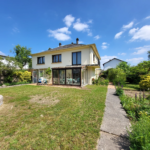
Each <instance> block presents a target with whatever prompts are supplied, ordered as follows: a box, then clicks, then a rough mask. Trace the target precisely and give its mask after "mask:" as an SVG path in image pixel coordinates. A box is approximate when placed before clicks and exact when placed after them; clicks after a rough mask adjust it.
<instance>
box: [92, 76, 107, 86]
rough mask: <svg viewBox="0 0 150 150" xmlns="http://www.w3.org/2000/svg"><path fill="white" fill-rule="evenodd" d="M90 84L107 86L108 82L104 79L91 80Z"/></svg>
mask: <svg viewBox="0 0 150 150" xmlns="http://www.w3.org/2000/svg"><path fill="white" fill-rule="evenodd" d="M92 83H93V84H96V85H108V83H109V80H106V79H104V78H98V79H94V78H93V79H92Z"/></svg>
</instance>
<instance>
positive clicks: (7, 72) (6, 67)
mask: <svg viewBox="0 0 150 150" xmlns="http://www.w3.org/2000/svg"><path fill="white" fill-rule="evenodd" d="M18 66H20V63H19V62H18V61H16V59H15V58H13V57H6V58H5V61H3V60H2V58H0V84H1V76H3V77H5V82H9V83H11V82H12V80H13V76H14V72H15V71H16V70H17V68H18Z"/></svg>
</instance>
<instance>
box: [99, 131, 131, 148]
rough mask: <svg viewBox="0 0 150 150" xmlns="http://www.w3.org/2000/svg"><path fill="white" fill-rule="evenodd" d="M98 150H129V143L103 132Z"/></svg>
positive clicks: (126, 140)
mask: <svg viewBox="0 0 150 150" xmlns="http://www.w3.org/2000/svg"><path fill="white" fill-rule="evenodd" d="M100 135H101V138H100V141H99V143H98V150H129V141H128V139H126V138H122V137H119V136H116V135H112V134H109V133H105V132H102V131H101V133H100Z"/></svg>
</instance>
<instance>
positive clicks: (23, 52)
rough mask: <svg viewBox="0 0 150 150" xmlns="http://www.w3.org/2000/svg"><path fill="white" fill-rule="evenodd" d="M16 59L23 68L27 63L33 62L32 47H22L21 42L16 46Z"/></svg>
mask: <svg viewBox="0 0 150 150" xmlns="http://www.w3.org/2000/svg"><path fill="white" fill-rule="evenodd" d="M14 53H15V59H16V60H17V61H18V62H19V63H20V64H21V66H20V68H21V69H22V68H23V67H24V66H25V65H26V64H27V63H30V62H31V58H30V54H31V48H28V49H27V47H24V46H23V47H21V46H20V45H19V44H18V45H16V46H15V47H14Z"/></svg>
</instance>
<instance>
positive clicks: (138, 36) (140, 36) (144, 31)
mask: <svg viewBox="0 0 150 150" xmlns="http://www.w3.org/2000/svg"><path fill="white" fill-rule="evenodd" d="M135 40H145V41H148V40H150V25H145V26H143V27H142V28H140V29H138V30H136V32H135V33H134V34H133V36H132V38H131V40H130V41H135Z"/></svg>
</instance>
